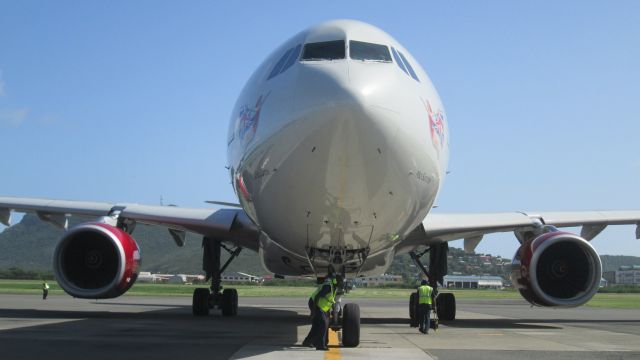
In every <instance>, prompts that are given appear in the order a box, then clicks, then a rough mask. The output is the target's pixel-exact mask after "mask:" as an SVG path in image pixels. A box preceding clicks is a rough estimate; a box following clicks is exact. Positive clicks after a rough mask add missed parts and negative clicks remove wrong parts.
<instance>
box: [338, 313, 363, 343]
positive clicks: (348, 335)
mask: <svg viewBox="0 0 640 360" xmlns="http://www.w3.org/2000/svg"><path fill="white" fill-rule="evenodd" d="M342 345H343V346H344V347H356V346H358V345H360V307H359V306H358V304H346V305H345V306H344V308H343V309H342Z"/></svg>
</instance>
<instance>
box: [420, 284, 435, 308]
mask: <svg viewBox="0 0 640 360" xmlns="http://www.w3.org/2000/svg"><path fill="white" fill-rule="evenodd" d="M432 292H433V288H432V287H431V286H429V285H421V286H419V287H418V304H428V305H431V293H432Z"/></svg>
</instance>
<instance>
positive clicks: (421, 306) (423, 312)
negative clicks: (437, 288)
mask: <svg viewBox="0 0 640 360" xmlns="http://www.w3.org/2000/svg"><path fill="white" fill-rule="evenodd" d="M432 295H433V288H432V287H431V286H429V285H428V283H427V280H422V282H421V283H420V286H418V320H419V321H420V328H419V329H420V332H421V333H423V334H428V333H429V327H430V326H431V304H433V299H432Z"/></svg>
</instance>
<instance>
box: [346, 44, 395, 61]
mask: <svg viewBox="0 0 640 360" xmlns="http://www.w3.org/2000/svg"><path fill="white" fill-rule="evenodd" d="M349 56H350V57H351V59H353V60H366V61H380V62H391V54H390V53H389V48H388V47H387V46H386V45H380V44H372V43H368V42H363V41H355V40H351V41H349Z"/></svg>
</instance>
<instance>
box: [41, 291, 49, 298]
mask: <svg viewBox="0 0 640 360" xmlns="http://www.w3.org/2000/svg"><path fill="white" fill-rule="evenodd" d="M47 295H49V290H47V289H42V300H46V299H47Z"/></svg>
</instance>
